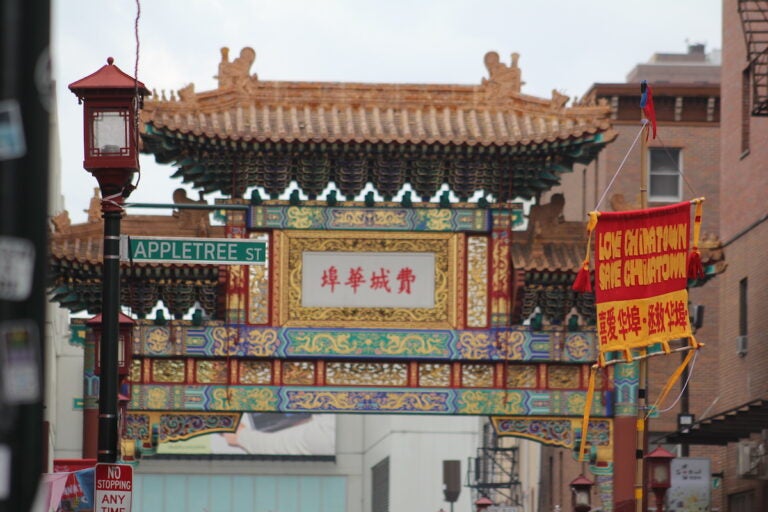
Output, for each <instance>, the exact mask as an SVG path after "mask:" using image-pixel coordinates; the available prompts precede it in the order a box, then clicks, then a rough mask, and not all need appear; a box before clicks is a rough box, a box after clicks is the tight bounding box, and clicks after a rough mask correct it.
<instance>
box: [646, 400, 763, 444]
mask: <svg viewBox="0 0 768 512" xmlns="http://www.w3.org/2000/svg"><path fill="white" fill-rule="evenodd" d="M765 429H768V399H758V400H753V401H751V402H747V403H745V404H743V405H740V406H739V407H735V408H733V409H730V410H728V411H725V412H721V413H718V414H715V415H713V416H709V417H708V418H704V419H701V420H699V421H697V422H695V423H694V424H693V425H691V426H690V427H687V428H684V429H680V430H679V431H677V432H673V433H671V434H668V435H666V436H664V437H662V438H660V439H658V441H661V442H664V443H669V444H688V445H720V446H725V445H727V444H728V443H734V442H737V441H740V440H743V439H748V438H749V436H750V435H752V434H757V433H759V432H761V431H762V430H765Z"/></svg>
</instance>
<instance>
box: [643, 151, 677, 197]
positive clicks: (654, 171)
mask: <svg viewBox="0 0 768 512" xmlns="http://www.w3.org/2000/svg"><path fill="white" fill-rule="evenodd" d="M649 152H650V158H649V159H648V161H649V163H650V169H649V173H648V179H649V187H648V190H649V191H650V193H649V195H648V200H649V201H656V202H672V201H680V198H681V197H682V186H681V182H682V172H683V165H682V163H683V162H682V151H681V150H680V149H676V148H651V149H650V150H649Z"/></svg>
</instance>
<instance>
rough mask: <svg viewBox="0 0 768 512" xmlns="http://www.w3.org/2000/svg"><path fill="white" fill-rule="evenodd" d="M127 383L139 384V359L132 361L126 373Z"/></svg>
mask: <svg viewBox="0 0 768 512" xmlns="http://www.w3.org/2000/svg"><path fill="white" fill-rule="evenodd" d="M128 381H129V382H132V383H134V384H139V383H140V382H141V359H133V360H132V361H131V368H130V370H129V371H128Z"/></svg>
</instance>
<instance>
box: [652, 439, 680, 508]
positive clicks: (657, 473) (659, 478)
mask: <svg viewBox="0 0 768 512" xmlns="http://www.w3.org/2000/svg"><path fill="white" fill-rule="evenodd" d="M674 458H675V455H674V454H672V453H670V452H669V451H667V450H665V449H664V448H663V447H661V446H657V447H656V449H655V450H653V451H652V452H651V453H649V454H648V455H646V456H645V460H646V461H648V475H649V485H650V487H651V490H652V491H653V494H654V495H655V496H656V512H664V495H665V494H666V492H667V489H669V487H670V486H671V485H672V475H671V471H670V466H671V465H672V459H674Z"/></svg>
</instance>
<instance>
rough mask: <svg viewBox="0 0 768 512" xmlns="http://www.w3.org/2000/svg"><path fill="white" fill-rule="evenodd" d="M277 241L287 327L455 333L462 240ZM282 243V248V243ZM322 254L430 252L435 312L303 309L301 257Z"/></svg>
mask: <svg viewBox="0 0 768 512" xmlns="http://www.w3.org/2000/svg"><path fill="white" fill-rule="evenodd" d="M277 238H282V240H280V241H279V242H277V243H276V248H277V249H279V255H278V258H279V262H278V265H279V267H280V269H279V272H278V275H279V277H280V280H279V281H277V283H280V284H279V285H277V290H276V291H277V292H278V293H280V318H281V320H282V324H283V325H287V326H318V327H329V326H344V327H391V326H392V325H398V326H401V327H410V328H455V327H456V316H457V315H456V302H457V300H456V299H457V279H456V272H457V269H458V267H457V259H458V254H459V252H458V245H459V244H458V240H459V236H458V235H456V234H453V233H386V235H382V234H381V233H376V232H353V231H350V232H343V233H339V232H322V231H283V232H281V233H280V234H279V235H277V236H276V239H277ZM281 242H282V243H281ZM305 251H318V252H358V253H360V252H392V253H397V252H426V253H433V254H434V255H435V306H434V307H432V308H387V307H366V308H356V307H327V308H326V307H304V306H302V300H301V299H302V287H301V285H302V255H303V253H304V252H305Z"/></svg>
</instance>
